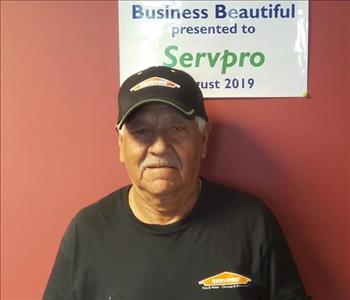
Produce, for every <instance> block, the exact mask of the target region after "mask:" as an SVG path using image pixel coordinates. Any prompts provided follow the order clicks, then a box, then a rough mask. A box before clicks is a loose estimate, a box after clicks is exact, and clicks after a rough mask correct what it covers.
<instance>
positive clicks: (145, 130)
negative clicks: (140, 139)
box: [133, 128, 152, 135]
mask: <svg viewBox="0 0 350 300" xmlns="http://www.w3.org/2000/svg"><path fill="white" fill-rule="evenodd" d="M133 133H134V134H136V135H150V134H152V130H151V129H149V128H139V129H136V130H134V132H133Z"/></svg>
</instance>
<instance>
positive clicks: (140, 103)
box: [117, 99, 194, 129]
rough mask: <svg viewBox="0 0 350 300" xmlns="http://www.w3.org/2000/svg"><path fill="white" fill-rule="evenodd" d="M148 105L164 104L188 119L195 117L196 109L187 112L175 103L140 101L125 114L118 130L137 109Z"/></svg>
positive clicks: (160, 100) (153, 100) (157, 100)
mask: <svg viewBox="0 0 350 300" xmlns="http://www.w3.org/2000/svg"><path fill="white" fill-rule="evenodd" d="M148 103H163V104H168V105H170V106H172V107H174V108H176V109H177V110H178V111H179V112H180V113H181V114H183V115H184V116H185V117H186V118H191V117H193V115H194V109H193V108H192V109H191V110H189V111H187V110H185V109H183V108H182V107H180V106H178V105H176V104H175V103H173V102H171V101H169V100H165V99H147V100H143V101H140V102H138V103H136V104H134V105H133V106H131V107H130V108H129V109H128V111H127V112H126V113H125V114H124V116H123V117H122V118H121V120H120V121H119V123H118V124H117V126H118V128H119V129H121V128H122V127H123V125H124V123H125V121H126V119H127V118H128V117H129V116H130V114H131V113H132V112H133V111H135V110H136V109H137V108H139V107H140V106H142V105H145V104H148Z"/></svg>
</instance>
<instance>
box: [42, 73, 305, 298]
mask: <svg viewBox="0 0 350 300" xmlns="http://www.w3.org/2000/svg"><path fill="white" fill-rule="evenodd" d="M207 121H208V118H207V114H206V111H205V108H204V104H203V97H202V93H201V91H200V89H199V88H198V87H197V85H196V83H195V81H194V80H193V78H192V77H191V76H190V75H188V74H187V73H185V72H183V71H179V70H175V69H171V68H166V67H151V68H149V69H146V70H144V71H141V72H138V73H137V74H134V75H132V76H131V77H129V78H128V79H127V80H126V81H125V82H124V83H123V85H122V86H121V88H120V92H119V119H118V123H117V131H118V141H119V147H120V160H121V162H122V163H123V164H124V165H125V167H126V169H127V172H128V174H129V177H130V180H131V185H130V186H126V187H123V188H121V189H119V190H117V191H116V192H114V193H112V194H110V195H109V196H107V197H105V198H103V199H102V200H100V201H98V202H96V203H95V204H93V205H90V206H89V207H86V208H84V209H83V210H81V211H80V212H79V213H78V214H77V215H76V217H75V218H74V219H73V220H72V222H71V224H70V225H69V227H68V229H67V232H66V234H65V236H64V238H63V240H62V243H61V246H60V249H59V252H58V255H57V258H56V262H55V265H54V268H53V271H52V273H51V276H50V279H49V282H48V285H47V288H46V291H45V294H44V299H46V300H49V299H52V300H53V299H67V300H68V299H81V300H88V299H99V300H100V299H101V300H102V299H104V300H118V299H126V300H148V299H149V300H155V299H162V300H197V299H212V300H218V299H231V300H243V299H244V300H253V299H254V300H258V299H259V300H304V299H309V298H308V297H307V296H306V294H305V291H304V288H303V284H302V282H301V280H300V278H299V276H298V273H297V269H296V266H295V264H294V261H293V259H292V257H291V254H290V252H289V250H288V246H287V243H286V241H285V239H284V237H283V234H282V232H281V230H280V227H279V226H278V224H277V222H276V220H275V218H274V217H273V216H272V214H271V212H270V211H269V210H268V209H267V208H266V206H264V204H263V203H262V202H261V201H260V200H259V199H256V198H255V197H252V196H250V195H247V194H243V193H240V192H238V191H235V190H232V189H229V188H227V187H224V186H220V185H218V184H214V183H212V182H209V181H207V180H205V179H203V178H200V177H199V175H198V174H199V168H200V164H201V160H202V159H203V158H204V157H205V155H206V150H207V141H208V135H209V132H210V124H209V123H208V122H207Z"/></svg>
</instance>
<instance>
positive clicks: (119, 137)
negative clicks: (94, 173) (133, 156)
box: [115, 127, 124, 163]
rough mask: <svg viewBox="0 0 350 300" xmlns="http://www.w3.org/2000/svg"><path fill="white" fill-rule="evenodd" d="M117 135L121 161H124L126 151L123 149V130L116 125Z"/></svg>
mask: <svg viewBox="0 0 350 300" xmlns="http://www.w3.org/2000/svg"><path fill="white" fill-rule="evenodd" d="M115 129H116V136H117V139H118V145H119V161H120V162H121V163H124V151H123V138H124V136H123V134H124V133H123V132H122V131H121V130H120V129H119V128H118V127H116V128H115Z"/></svg>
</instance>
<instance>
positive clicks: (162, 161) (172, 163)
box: [140, 156, 180, 171]
mask: <svg viewBox="0 0 350 300" xmlns="http://www.w3.org/2000/svg"><path fill="white" fill-rule="evenodd" d="M140 166H141V169H142V171H143V170H144V169H146V168H152V167H153V168H156V167H168V168H176V169H179V168H180V162H179V160H178V159H177V158H175V157H154V156H149V157H146V159H145V160H144V161H143V162H142V163H141V165H140Z"/></svg>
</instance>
